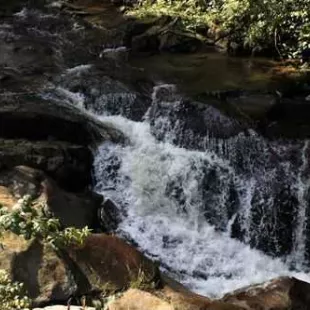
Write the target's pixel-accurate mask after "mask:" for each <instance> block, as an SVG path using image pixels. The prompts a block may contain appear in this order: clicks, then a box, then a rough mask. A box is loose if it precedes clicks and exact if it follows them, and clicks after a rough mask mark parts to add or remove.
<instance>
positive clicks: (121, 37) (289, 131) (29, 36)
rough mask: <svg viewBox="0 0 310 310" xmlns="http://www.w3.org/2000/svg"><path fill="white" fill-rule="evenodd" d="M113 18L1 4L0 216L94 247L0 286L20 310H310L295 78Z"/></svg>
mask: <svg viewBox="0 0 310 310" xmlns="http://www.w3.org/2000/svg"><path fill="white" fill-rule="evenodd" d="M120 5H121V3H118V2H117V1H114V2H113V1H112V0H111V1H110V0H100V1H99V0H74V1H51V0H40V1H34V0H33V1H32V0H30V1H26V0H25V1H24V0H11V1H10V2H9V3H2V2H0V16H1V20H0V90H1V92H0V204H1V205H2V206H5V207H7V208H8V210H9V211H10V212H13V211H12V210H14V208H13V206H14V205H15V204H16V203H17V202H18V200H19V199H20V198H22V197H23V196H25V195H30V196H31V197H32V198H33V200H34V206H35V207H36V208H37V207H38V206H39V205H40V204H42V202H43V203H44V205H45V206H46V209H47V210H48V214H51V215H52V216H53V217H56V218H57V219H59V222H60V224H61V226H62V227H64V228H65V227H76V228H83V227H85V226H88V227H89V228H90V229H92V233H91V234H90V236H88V237H87V238H86V240H85V243H84V244H83V245H81V246H79V247H77V246H70V245H69V246H68V247H66V248H64V249H62V250H55V249H54V248H52V247H51V246H50V245H48V244H46V243H43V242H41V241H40V240H36V239H34V240H33V239H31V240H24V239H23V238H22V237H20V236H16V235H14V234H12V233H5V234H4V235H3V237H2V239H3V240H2V248H1V249H0V269H4V270H6V271H7V272H8V274H9V275H10V277H11V278H12V280H13V281H17V282H20V283H23V284H24V286H25V289H26V291H27V294H28V296H29V297H30V298H31V300H32V306H33V309H41V308H44V307H45V309H55V310H56V309H70V308H71V309H86V307H87V309H95V308H96V309H109V310H128V309H130V310H155V309H156V310H170V309H171V310H173V309H174V310H196V309H197V310H203V309H208V310H209V309H210V310H225V309H227V310H228V309H232V310H234V309H235V310H238V309H239V310H242V309H244V310H245V309H246V310H251V309H253V310H271V309H273V310H275V309H277V310H282V309H283V310H284V309H287V310H288V309H293V310H297V309H298V310H300V309H310V275H309V272H310V191H309V190H310V179H308V177H309V172H310V161H309V160H310V143H309V141H310V140H309V139H310V122H309V116H310V101H309V94H310V78H309V75H308V74H307V73H302V72H300V71H298V70H297V69H294V65H293V63H292V64H288V63H285V64H283V62H277V61H274V60H271V59H263V58H256V57H254V56H253V57H247V58H246V57H240V56H237V55H235V56H229V55H227V54H225V53H223V52H219V51H218V50H217V49H216V47H215V46H210V45H208V46H202V47H200V48H199V49H195V51H192V50H191V48H190V47H191V46H196V45H195V44H198V43H197V42H196V41H195V39H194V38H188V37H185V36H183V35H182V34H180V33H179V32H176V31H175V30H174V29H170V28H169V27H170V26H169V25H170V24H169V23H168V26H169V27H168V26H167V20H166V19H165V18H164V17H163V18H159V19H154V20H149V21H141V20H136V19H133V18H129V17H126V16H125V15H124V14H123V12H122V8H121V6H120ZM185 47H186V50H184V48H185ZM0 286H1V284H0ZM1 298H2V297H1V296H0V300H1ZM92 307H94V308H92ZM0 309H1V310H2V308H1V304H0Z"/></svg>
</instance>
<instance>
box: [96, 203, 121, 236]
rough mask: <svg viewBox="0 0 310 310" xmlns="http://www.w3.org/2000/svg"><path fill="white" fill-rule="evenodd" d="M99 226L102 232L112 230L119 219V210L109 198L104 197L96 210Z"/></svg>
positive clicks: (115, 227)
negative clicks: (97, 210)
mask: <svg viewBox="0 0 310 310" xmlns="http://www.w3.org/2000/svg"><path fill="white" fill-rule="evenodd" d="M98 216H99V221H100V227H102V228H103V230H104V232H113V231H114V230H116V229H117V226H118V224H119V222H120V221H121V217H120V210H119V209H118V207H117V206H116V205H115V204H114V202H113V201H112V200H110V199H106V200H105V201H104V203H103V204H102V206H101V207H100V210H99V212H98Z"/></svg>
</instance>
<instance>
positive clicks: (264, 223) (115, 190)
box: [0, 10, 310, 297]
mask: <svg viewBox="0 0 310 310" xmlns="http://www.w3.org/2000/svg"><path fill="white" fill-rule="evenodd" d="M32 14H34V13H33V12H32ZM36 14H37V13H36ZM28 15H29V14H28V13H27V11H26V10H24V11H22V12H21V13H20V14H19V15H18V14H17V15H16V16H15V18H16V19H18V20H17V21H18V22H21V23H22V22H23V23H25V25H28V24H29V23H30V22H29V21H27V18H28V17H29V16H28ZM30 17H31V16H30ZM43 17H44V16H43ZM31 18H33V17H31ZM36 18H38V16H37V15H36ZM53 18H54V17H53V16H50V15H45V17H44V20H47V19H52V20H53ZM42 20H43V18H42ZM44 20H43V21H42V24H41V25H45V24H44ZM52 22H54V23H55V25H58V23H57V18H56V17H55V21H50V22H49V23H52ZM4 26H5V25H2V26H1V27H0V29H1V31H2V29H3V32H6V33H7V32H8V31H10V32H11V31H13V30H12V29H13V28H12V27H11V26H6V27H4ZM30 26H31V27H32V24H30ZM67 26H68V25H67V24H66V23H65V22H64V25H63V27H64V28H66V27H67ZM55 27H56V26H55ZM68 27H69V28H70V27H71V28H72V30H70V31H68V33H67V34H66V35H67V36H68V37H69V36H75V35H76V33H77V32H79V31H82V30H81V28H80V26H79V25H77V24H76V23H74V22H72V25H71V26H70V25H69V26H68ZM11 28H12V29H11ZM71 28H70V29H71ZM31 29H32V28H31ZM53 29H54V28H53V27H48V28H47V29H46V31H47V33H48V34H49V35H46V33H43V32H42V29H41V32H37V31H35V36H36V38H39V39H41V37H46V36H47V37H48V39H49V40H51V42H52V44H53V46H54V45H55V46H56V47H57V48H59V49H57V48H56V52H57V53H55V55H56V56H57V57H56V58H55V59H56V60H57V61H58V63H59V67H64V68H63V69H62V72H61V74H60V76H58V78H57V79H54V80H53V81H48V82H47V81H45V84H44V87H42V89H40V90H39V91H38V95H39V96H40V97H44V98H45V99H46V98H48V99H52V100H55V101H60V102H62V103H64V102H66V103H67V104H70V105H75V106H76V107H77V108H78V109H80V110H81V111H82V113H87V114H89V115H90V116H91V117H94V118H96V119H97V120H99V121H101V122H104V123H105V124H109V125H110V126H112V127H114V128H116V129H118V130H119V131H121V132H122V133H123V134H124V136H125V137H126V138H127V139H128V141H129V142H128V143H127V144H125V145H124V144H116V143H112V142H104V143H102V144H101V145H99V146H98V148H97V149H96V150H95V162H94V180H95V190H96V191H97V192H99V193H102V194H103V195H104V196H105V197H109V198H111V199H112V200H113V201H114V202H115V203H116V204H117V206H118V207H119V210H120V214H121V217H122V221H121V223H120V224H119V228H118V230H117V234H119V235H120V236H122V237H124V238H126V239H128V240H134V242H135V243H136V244H137V246H138V247H139V248H140V249H141V250H142V251H143V252H144V253H146V255H148V256H149V257H150V258H152V259H153V260H158V261H160V263H161V266H162V269H163V270H164V271H166V272H168V273H170V274H171V275H172V276H173V277H175V278H176V279H178V280H180V281H181V282H182V283H184V284H186V285H187V286H188V287H190V288H191V289H193V290H195V291H196V292H199V293H201V294H203V295H208V296H217V297H219V296H221V295H223V294H224V293H226V292H228V291H231V290H234V289H237V288H239V287H242V286H245V285H249V284H253V283H258V282H262V281H265V280H267V279H270V278H273V277H276V276H280V275H294V276H296V277H298V278H301V279H305V280H308V281H310V277H309V276H308V274H307V273H308V269H309V252H310V241H309V238H308V235H309V224H308V217H309V198H310V197H309V187H310V181H309V178H308V175H309V169H310V166H309V163H308V159H309V152H310V146H309V141H302V140H300V141H298V140H297V141H290V140H278V141H269V140H266V139H265V138H263V137H261V136H260V135H259V134H258V133H256V132H255V131H253V130H246V131H244V130H243V131H240V130H236V128H237V127H238V123H237V122H236V120H234V119H231V118H229V117H227V116H225V115H224V114H222V113H221V112H220V111H218V110H217V109H215V108H214V107H212V106H209V105H207V104H204V105H201V104H197V103H191V102H189V103H186V102H185V101H184V100H183V99H182V96H181V95H180V94H178V90H177V88H176V86H175V85H169V84H163V83H158V85H157V86H155V87H154V89H153V93H152V94H149V96H148V97H149V98H151V99H150V101H151V102H150V103H149V104H148V109H145V111H144V112H143V113H142V114H144V116H143V117H142V118H140V119H139V120H136V121H134V120H132V119H136V118H137V119H138V117H129V115H132V114H133V113H132V111H136V110H135V109H136V108H137V107H136V105H139V104H141V105H143V104H144V101H143V97H141V98H140V97H139V96H140V95H139V93H137V92H136V91H131V90H130V89H129V88H127V87H125V86H124V85H123V84H122V83H121V82H119V81H113V80H112V79H108V78H107V77H102V76H97V75H96V74H97V73H96V72H97V69H96V68H95V66H93V65H90V64H84V63H83V61H82V60H84V59H85V58H87V57H88V55H84V54H83V53H82V52H81V55H80V56H79V57H80V61H79V63H78V64H77V63H76V60H75V59H71V58H70V59H71V61H72V62H73V63H75V65H76V66H74V67H71V66H70V63H71V61H69V64H68V60H67V58H66V55H65V54H64V53H62V52H61V51H62V49H61V46H64V48H63V49H66V46H67V45H68V43H66V41H65V40H62V38H61V37H60V36H59V34H58V33H57V31H55V32H53ZM77 29H78V30H77ZM28 30H29V29H28ZM34 30H36V29H34ZM34 30H32V31H34ZM29 31H30V30H29ZM61 31H62V33H63V32H64V31H63V30H61ZM51 32H53V33H52V34H53V35H51ZM0 34H1V33H0ZM6 35H7V34H6ZM21 35H22V34H21ZM69 43H70V42H69ZM66 44H67V45H66ZM69 45H70V44H69ZM70 46H71V48H72V46H73V44H71V45H70ZM81 51H82V49H81ZM76 52H77V53H78V52H79V49H77V51H76ZM96 52H97V54H96V55H97V57H98V58H99V57H100V55H101V56H102V50H100V49H98V51H96ZM109 52H110V53H111V52H113V50H109ZM68 53H69V52H68ZM93 53H94V52H93V51H92V53H91V55H93ZM29 57H30V56H29ZM64 63H66V66H64ZM58 69H59V68H58ZM137 100H140V101H137ZM140 112H141V111H140ZM140 112H139V113H140ZM135 113H136V112H135ZM214 132H216V133H219V132H221V133H224V135H222V137H219V136H218V135H215V134H214Z"/></svg>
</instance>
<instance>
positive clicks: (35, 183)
mask: <svg viewBox="0 0 310 310" xmlns="http://www.w3.org/2000/svg"><path fill="white" fill-rule="evenodd" d="M0 186H1V187H2V188H3V195H0V203H1V204H3V205H5V206H7V207H11V206H12V205H11V203H12V202H14V200H17V199H19V198H21V197H23V196H24V195H26V194H29V195H31V196H32V197H34V198H36V200H35V201H36V202H37V203H38V204H42V203H43V204H44V209H45V212H46V213H47V214H51V215H52V216H54V217H56V218H58V219H59V221H60V223H61V224H62V225H63V226H64V227H70V226H74V227H77V228H83V227H85V226H88V227H89V228H93V229H96V228H98V224H99V223H98V220H97V210H98V209H99V207H100V206H101V203H102V200H103V198H102V196H100V195H98V194H95V193H92V192H90V191H84V192H81V193H70V192H66V191H64V190H62V189H61V188H59V187H58V186H57V184H56V183H55V182H54V181H53V180H52V179H50V178H48V177H47V176H46V175H45V174H44V173H43V172H41V171H39V170H35V169H32V168H28V167H25V166H19V167H16V168H14V169H11V170H7V171H2V172H1V173H0ZM0 193H1V191H0ZM8 194H10V195H8ZM8 197H9V198H8ZM8 202H10V203H8ZM8 204H9V205H8Z"/></svg>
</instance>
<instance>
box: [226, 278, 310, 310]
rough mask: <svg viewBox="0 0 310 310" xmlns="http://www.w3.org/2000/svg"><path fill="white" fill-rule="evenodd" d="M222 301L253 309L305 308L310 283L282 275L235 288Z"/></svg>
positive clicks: (309, 296) (308, 298)
mask: <svg viewBox="0 0 310 310" xmlns="http://www.w3.org/2000/svg"><path fill="white" fill-rule="evenodd" d="M222 301H224V302H228V303H231V304H234V305H236V306H240V307H242V308H244V309H253V310H261V309H266V310H267V309H277V310H286V309H292V310H297V309H305V310H306V309H308V307H309V304H310V284H309V283H306V282H303V281H301V280H297V279H295V278H288V277H282V278H277V279H274V280H271V281H269V282H267V283H263V284H259V285H253V286H249V287H246V288H243V289H240V290H237V291H235V292H233V293H230V294H227V295H226V296H224V298H223V299H222Z"/></svg>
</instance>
